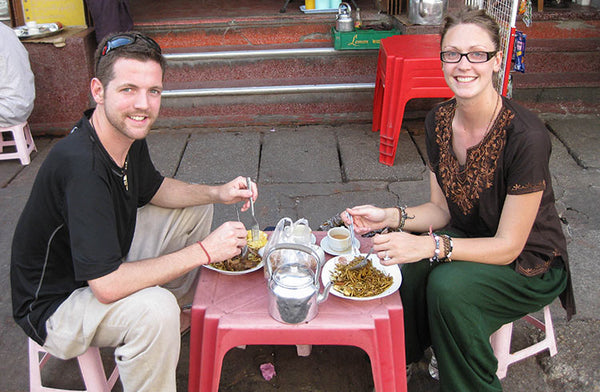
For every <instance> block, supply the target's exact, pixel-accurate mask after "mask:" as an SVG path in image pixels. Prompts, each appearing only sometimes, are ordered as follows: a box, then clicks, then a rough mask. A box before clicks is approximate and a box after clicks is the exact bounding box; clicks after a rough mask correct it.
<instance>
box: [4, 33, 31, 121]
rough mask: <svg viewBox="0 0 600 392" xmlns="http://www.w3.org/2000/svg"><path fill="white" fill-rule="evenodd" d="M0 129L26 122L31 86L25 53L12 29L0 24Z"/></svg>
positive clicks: (28, 112)
mask: <svg viewBox="0 0 600 392" xmlns="http://www.w3.org/2000/svg"><path fill="white" fill-rule="evenodd" d="M0 42H2V44H1V45H0V128H7V127H11V126H13V125H17V124H21V123H24V122H25V121H27V119H28V118H29V115H30V114H31V111H32V110H33V101H34V99H35V84H34V76H33V72H31V66H30V64H29V53H27V49H25V47H24V46H23V44H22V43H21V41H19V38H17V36H16V34H15V32H14V31H13V29H11V28H10V27H8V26H7V25H5V24H4V23H2V22H0Z"/></svg>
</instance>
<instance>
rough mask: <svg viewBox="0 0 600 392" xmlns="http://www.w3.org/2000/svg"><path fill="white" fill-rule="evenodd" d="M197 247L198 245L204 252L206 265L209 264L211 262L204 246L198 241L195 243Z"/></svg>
mask: <svg viewBox="0 0 600 392" xmlns="http://www.w3.org/2000/svg"><path fill="white" fill-rule="evenodd" d="M197 244H198V245H200V247H201V248H202V250H203V251H204V253H205V254H206V257H207V258H208V263H206V264H210V262H211V260H210V255H209V254H208V252H207V251H206V248H205V247H204V245H202V241H198V242H197Z"/></svg>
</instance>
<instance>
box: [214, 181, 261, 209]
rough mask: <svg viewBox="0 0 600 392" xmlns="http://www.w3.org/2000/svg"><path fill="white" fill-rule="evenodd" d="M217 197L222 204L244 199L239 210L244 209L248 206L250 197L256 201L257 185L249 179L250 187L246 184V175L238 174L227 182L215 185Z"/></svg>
mask: <svg viewBox="0 0 600 392" xmlns="http://www.w3.org/2000/svg"><path fill="white" fill-rule="evenodd" d="M216 191H217V195H218V199H219V200H220V201H221V203H223V204H235V203H239V202H240V201H244V200H245V201H246V202H245V203H244V205H243V206H242V208H241V210H242V211H246V210H247V209H248V208H250V200H249V199H250V198H252V200H253V201H256V199H257V198H258V187H257V186H256V183H254V182H253V181H250V189H248V185H247V184H246V177H242V176H239V177H237V178H235V179H234V180H232V181H230V182H228V183H227V184H223V185H220V186H218V187H216Z"/></svg>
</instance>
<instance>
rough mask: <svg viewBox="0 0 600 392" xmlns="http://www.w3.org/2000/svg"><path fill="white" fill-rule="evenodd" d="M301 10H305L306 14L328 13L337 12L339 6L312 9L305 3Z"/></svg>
mask: <svg viewBox="0 0 600 392" xmlns="http://www.w3.org/2000/svg"><path fill="white" fill-rule="evenodd" d="M300 11H302V12H304V13H305V14H328V13H333V12H335V13H337V12H339V8H321V9H316V8H313V9H310V10H307V9H306V6H305V5H301V6H300Z"/></svg>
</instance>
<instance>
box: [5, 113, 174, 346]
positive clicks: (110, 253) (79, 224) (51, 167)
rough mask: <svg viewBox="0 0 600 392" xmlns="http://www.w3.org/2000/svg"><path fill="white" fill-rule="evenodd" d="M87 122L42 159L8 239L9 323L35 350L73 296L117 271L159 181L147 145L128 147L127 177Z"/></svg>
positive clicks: (81, 122)
mask: <svg viewBox="0 0 600 392" xmlns="http://www.w3.org/2000/svg"><path fill="white" fill-rule="evenodd" d="M90 115H91V111H88V112H86V115H85V116H84V117H83V118H82V119H81V120H80V121H79V122H78V123H77V125H76V126H75V128H73V131H72V132H71V134H70V135H69V136H67V137H66V138H64V139H62V140H60V141H59V142H58V143H56V145H55V146H54V147H53V148H52V150H51V151H50V153H49V154H48V157H47V158H46V160H45V161H44V163H43V164H42V166H41V168H40V170H39V172H38V174H37V177H36V179H35V182H34V184H33V188H32V190H31V195H30V196H29V200H28V201H27V204H26V206H25V208H24V210H23V212H22V214H21V217H20V219H19V222H18V224H17V228H16V230H15V234H14V238H13V244H12V256H11V271H10V273H11V286H12V302H13V316H14V318H15V320H16V322H17V323H18V324H19V325H20V326H21V327H22V328H23V329H24V330H25V333H26V334H27V335H29V336H30V337H31V338H33V339H34V340H35V341H37V342H38V343H40V344H43V342H44V340H45V338H46V327H45V324H46V320H47V319H48V318H49V317H50V316H51V315H52V314H53V313H54V311H55V310H56V309H57V308H58V307H59V306H60V304H61V303H62V302H63V301H64V300H65V299H66V298H67V297H68V296H69V295H70V294H71V293H72V292H73V291H74V290H76V289H77V288H80V287H83V286H86V285H87V280H89V279H95V278H99V277H101V276H104V275H107V274H109V273H111V272H113V271H114V270H116V269H117V268H118V267H119V265H120V264H121V262H122V258H123V257H124V256H125V255H127V253H128V251H129V247H130V246H131V241H132V239H133V233H134V230H135V221H136V211H137V208H138V207H141V206H143V205H145V204H147V203H148V202H149V201H150V200H151V199H152V197H153V196H154V194H155V193H156V192H157V191H158V188H159V187H160V185H161V184H162V181H163V176H162V175H161V174H160V173H159V172H158V171H157V170H156V169H155V168H154V165H153V163H152V161H151V159H150V155H149V152H148V146H147V144H146V141H145V140H138V141H135V142H134V143H133V144H132V146H131V148H130V150H129V154H128V158H127V169H126V171H125V170H124V169H123V168H121V167H119V166H118V165H117V164H116V163H115V162H114V161H113V160H112V158H111V157H110V156H109V155H108V153H107V152H106V150H105V149H104V147H103V146H102V144H101V143H100V142H99V139H98V136H97V135H96V132H95V130H94V129H93V128H92V126H91V125H90V123H89V121H88V117H89V116H90ZM125 175H126V179H127V181H126V183H127V184H125V181H124V176H125Z"/></svg>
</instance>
